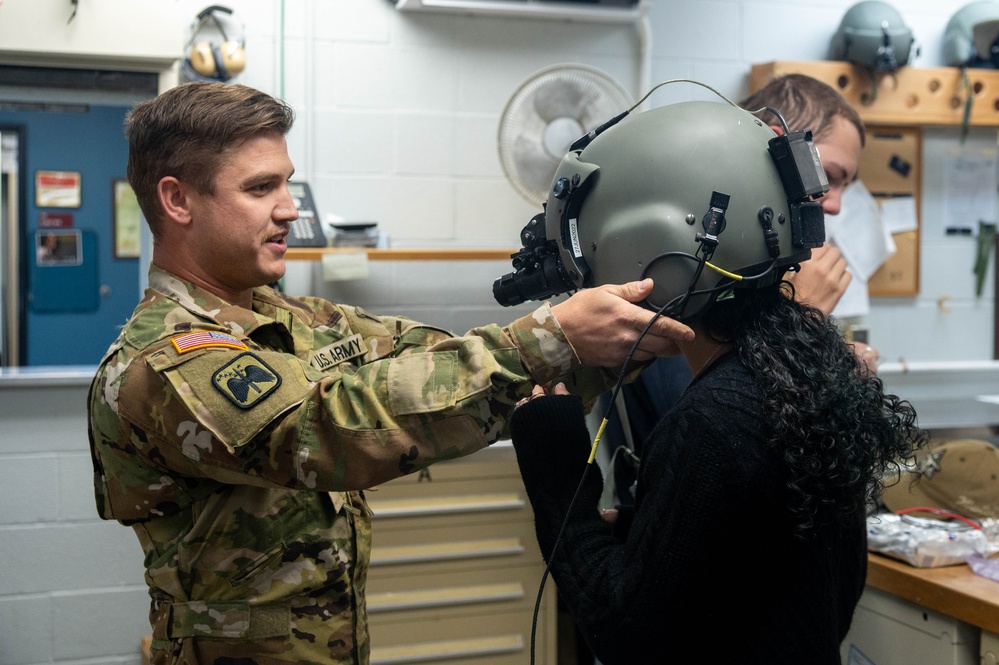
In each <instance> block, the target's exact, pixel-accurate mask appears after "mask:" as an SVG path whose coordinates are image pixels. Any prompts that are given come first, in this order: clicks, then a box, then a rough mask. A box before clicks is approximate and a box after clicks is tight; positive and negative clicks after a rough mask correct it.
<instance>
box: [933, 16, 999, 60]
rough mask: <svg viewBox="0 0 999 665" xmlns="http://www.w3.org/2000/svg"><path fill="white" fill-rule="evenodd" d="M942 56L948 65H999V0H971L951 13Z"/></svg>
mask: <svg viewBox="0 0 999 665" xmlns="http://www.w3.org/2000/svg"><path fill="white" fill-rule="evenodd" d="M943 60H944V64H946V65H947V66H949V67H965V66H967V67H980V68H991V69H994V68H996V67H999V2H991V1H990V0H982V1H981V2H972V3H969V4H966V5H964V6H963V7H961V8H960V9H959V10H957V11H956V12H955V13H954V15H953V16H951V17H950V20H949V21H948V22H947V27H946V29H945V30H944V43H943Z"/></svg>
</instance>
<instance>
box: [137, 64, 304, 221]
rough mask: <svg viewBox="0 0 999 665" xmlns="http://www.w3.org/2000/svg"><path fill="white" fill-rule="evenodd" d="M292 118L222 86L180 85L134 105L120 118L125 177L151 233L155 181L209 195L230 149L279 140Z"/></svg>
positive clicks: (281, 108) (244, 91) (282, 107)
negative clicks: (173, 181) (260, 139)
mask: <svg viewBox="0 0 999 665" xmlns="http://www.w3.org/2000/svg"><path fill="white" fill-rule="evenodd" d="M294 120H295V113H294V111H293V110H292V108H291V107H290V106H288V105H287V104H286V103H285V102H283V101H281V100H279V99H276V98H274V97H272V96H270V95H268V94H266V93H264V92H261V91H259V90H255V89H254V88H250V87H247V86H244V85H234V84H226V83H214V82H209V83H206V82H193V83H184V84H181V85H178V86H176V87H174V88H171V89H170V90H167V91H166V92H163V93H162V94H160V95H159V96H157V97H155V98H153V99H149V100H146V101H143V102H140V103H139V104H137V105H136V106H135V107H134V108H133V109H132V110H131V111H129V113H128V115H127V116H126V117H125V136H126V138H127V139H128V170H127V174H128V181H129V184H131V186H132V189H133V190H135V195H136V198H137V199H138V202H139V207H140V208H142V213H143V214H144V215H145V217H146V220H147V222H148V223H149V228H150V229H151V230H152V232H153V235H154V236H155V235H157V234H158V232H159V226H160V218H161V216H162V214H163V209H162V207H161V206H160V203H159V199H158V197H157V191H156V190H157V187H158V185H159V182H160V180H162V179H163V178H165V177H168V176H173V177H175V178H177V179H178V180H180V181H182V182H185V183H187V184H190V185H192V186H193V187H195V188H196V189H197V190H198V191H199V192H201V193H203V194H213V193H214V191H215V176H216V174H217V173H218V170H219V166H220V164H221V162H222V159H223V158H224V157H225V156H226V154H227V153H228V152H229V151H230V150H232V149H233V148H235V147H238V146H239V145H240V144H242V143H243V142H244V141H246V140H247V139H250V138H253V137H256V136H260V135H265V134H270V133H275V134H280V135H282V136H284V135H285V134H287V133H288V131H289V130H290V129H291V126H292V124H293V123H294Z"/></svg>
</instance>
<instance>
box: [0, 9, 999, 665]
mask: <svg viewBox="0 0 999 665" xmlns="http://www.w3.org/2000/svg"><path fill="white" fill-rule="evenodd" d="M11 1H13V0H11ZM168 1H169V0H168ZM173 1H176V2H177V3H178V5H180V6H181V8H182V12H183V13H184V14H185V15H188V16H190V17H191V18H192V19H193V17H194V15H195V14H196V13H197V12H198V11H200V10H201V9H202V8H203V7H204V6H205V4H207V3H204V2H202V1H201V0H197V1H195V0H173ZM852 4H853V3H852V2H850V1H849V0H812V1H811V2H807V3H803V2H799V1H787V2H784V1H778V0H770V1H763V0H746V1H741V2H740V1H737V0H715V1H706V0H698V1H697V2H689V1H687V0H653V1H652V6H651V11H650V13H649V27H650V31H649V35H650V36H651V40H650V42H649V44H650V48H651V72H650V77H649V78H650V79H651V80H652V81H653V82H658V81H661V80H665V79H669V78H694V79H698V80H700V81H703V82H705V83H708V84H711V85H712V86H714V87H716V88H717V89H718V90H719V91H721V92H722V93H724V94H726V95H728V96H730V97H732V98H738V97H739V96H741V95H743V94H744V93H746V92H747V91H748V90H747V75H748V72H749V68H750V65H751V64H753V63H759V62H768V61H771V60H815V59H824V58H825V55H826V50H827V47H828V43H829V39H830V37H831V35H832V33H833V31H834V30H835V28H836V26H837V25H838V23H839V20H840V18H841V17H842V15H843V13H844V12H845V11H846V10H847V9H848V8H849V7H850V6H851V5H852ZM893 4H894V5H895V6H896V7H897V8H898V9H899V11H900V12H902V14H903V16H904V17H905V20H906V22H907V23H908V24H909V25H910V27H911V28H912V29H913V31H914V32H915V34H916V37H917V39H918V40H919V42H920V44H921V47H922V55H921V56H920V57H919V59H918V60H917V61H916V62H915V64H914V66H922V67H937V66H941V65H942V62H941V60H940V41H941V36H942V33H943V29H944V26H945V25H946V23H947V20H948V18H949V17H950V16H951V15H952V14H953V12H954V11H956V10H957V9H958V8H959V7H961V6H962V5H963V4H964V3H963V2H956V1H943V0H895V2H894V3H893ZM85 5H86V3H81V11H86V6H85ZM230 5H231V6H234V7H235V9H236V10H237V11H238V12H239V13H240V15H241V16H242V18H243V19H244V20H245V21H246V27H247V37H248V39H247V54H248V69H247V71H246V72H245V73H244V74H242V75H241V76H240V78H239V81H240V82H242V83H246V84H249V85H253V86H256V87H259V88H262V89H264V90H266V91H268V92H270V93H272V94H275V95H279V96H283V97H285V98H286V99H288V100H289V101H290V102H291V103H292V104H293V105H294V106H295V107H296V108H297V109H298V114H299V120H298V124H297V126H296V128H295V129H294V131H293V133H292V135H291V136H290V147H291V153H292V157H293V159H294V160H295V163H296V166H297V169H298V174H299V175H300V176H301V177H303V178H305V179H307V180H309V182H311V183H312V185H313V189H314V193H315V195H316V198H317V203H318V205H319V207H320V209H321V211H324V212H329V213H335V214H337V215H340V216H342V217H345V218H347V219H348V220H352V221H362V220H375V221H377V222H378V223H379V225H380V228H381V229H382V230H383V231H385V232H387V233H388V234H389V235H390V237H391V242H392V244H393V245H394V246H399V247H401V246H421V247H502V248H507V247H515V246H516V244H517V242H518V237H519V231H520V229H521V227H522V226H523V225H524V224H525V223H526V222H527V221H528V220H529V219H530V217H531V216H532V215H533V214H534V213H535V212H536V211H537V210H536V208H535V206H533V205H530V204H528V203H527V202H525V201H523V200H522V199H521V198H520V196H519V195H518V194H517V193H516V192H515V191H514V189H513V188H512V187H511V186H510V185H509V184H508V183H507V181H506V179H505V178H504V175H503V172H502V169H501V167H500V164H499V159H498V156H497V151H496V130H497V124H498V121H499V118H500V114H501V113H502V110H503V107H504V105H505V103H506V101H507V100H508V99H509V97H510V96H511V95H512V94H513V92H514V91H515V90H516V88H517V87H518V85H519V84H520V83H521V82H522V81H523V80H524V79H526V78H527V77H528V76H530V75H531V74H532V73H533V72H535V71H537V70H539V69H541V68H543V67H547V66H549V65H553V64H558V63H582V64H586V65H590V66H594V67H598V68H600V69H602V70H604V71H606V72H607V73H609V74H611V75H612V76H614V77H615V78H616V79H617V80H618V81H619V82H620V83H621V84H622V85H624V86H625V87H626V88H628V89H629V90H633V91H635V92H636V93H638V91H639V88H640V87H642V84H641V81H640V79H641V72H642V68H641V58H640V54H641V52H642V46H643V43H644V42H643V38H642V35H643V33H642V32H641V31H640V30H638V29H636V28H635V27H633V26H612V25H593V24H582V23H580V24H576V23H563V22H551V21H535V22H532V21H527V20H512V19H497V18H472V17H460V16H428V15H421V16H416V15H411V14H400V13H397V12H396V11H395V10H394V9H393V8H392V4H391V2H390V0H240V1H239V2H233V3H230ZM0 17H2V13H0ZM113 38H114V35H113V34H109V35H108V39H109V40H110V39H113ZM179 50H180V46H178V51H179ZM709 97H710V93H706V92H705V91H703V90H701V89H699V88H695V87H692V86H688V85H684V86H680V85H677V86H670V87H668V88H666V89H665V90H661V91H659V92H657V93H656V94H655V96H654V97H653V98H652V103H653V104H654V105H660V104H664V103H668V102H672V101H679V100H682V99H690V98H698V99H706V98H709ZM925 144H926V156H925V158H924V182H923V187H922V191H923V201H922V212H923V215H922V223H923V232H922V238H923V241H922V242H923V249H922V262H921V265H922V277H921V284H922V292H921V294H920V295H919V296H918V297H916V298H898V299H889V300H882V299H878V300H875V301H874V305H873V312H872V314H871V315H870V316H868V317H867V320H866V322H867V323H869V324H870V325H871V327H872V336H873V341H874V343H875V344H876V345H877V346H878V347H879V348H880V349H881V351H882V354H883V355H884V356H886V357H888V358H890V359H895V358H898V357H900V356H901V357H905V358H906V359H909V360H913V359H918V360H925V359H987V358H990V357H991V353H992V320H993V319H992V317H993V306H992V298H993V294H992V269H991V268H990V271H989V276H988V277H987V281H986V283H987V286H986V289H985V293H984V294H983V296H982V297H981V298H980V299H978V298H975V297H974V291H973V279H972V275H971V266H972V263H973V260H974V244H973V241H971V240H969V239H965V238H945V237H944V236H943V233H942V222H941V221H940V220H941V217H942V212H943V211H942V201H941V192H942V183H943V176H942V168H941V165H942V163H943V156H944V155H946V154H947V151H949V150H952V149H955V147H956V146H957V145H958V133H957V130H956V129H934V130H929V131H927V132H926V134H925ZM969 145H971V146H973V147H974V146H977V147H991V148H993V149H994V148H995V132H994V131H985V130H981V131H976V132H975V133H974V134H973V136H972V138H971V140H970V143H969ZM509 270H510V266H509V264H508V262H505V261H476V262H455V263H443V262H431V263H407V262H397V263H372V264H371V274H370V277H369V278H368V279H367V280H364V281H350V282H333V283H326V282H323V281H322V279H321V278H320V276H319V275H318V271H317V270H316V269H315V266H312V265H311V264H303V263H296V264H292V265H291V269H290V271H289V275H288V277H287V280H286V287H287V289H288V290H289V291H291V292H298V293H302V292H310V293H316V294H320V295H324V296H326V297H329V298H332V299H334V300H340V301H343V302H350V303H356V304H360V305H363V306H365V307H367V308H369V309H371V310H373V311H377V312H386V313H406V314H409V315H411V316H413V317H416V318H418V319H420V320H423V321H426V322H427V323H433V324H436V325H440V326H443V327H447V328H450V329H453V330H456V331H464V330H466V329H468V328H471V327H473V326H475V325H477V324H480V323H484V322H488V321H506V320H508V319H511V318H513V317H514V316H516V315H517V314H518V313H519V311H520V310H524V309H528V307H527V306H522V307H521V308H518V311H517V312H514V311H509V310H504V309H502V308H500V307H498V306H497V305H495V304H494V303H493V300H492V295H491V284H492V281H493V280H494V279H495V278H496V277H497V276H499V275H500V274H502V273H505V272H507V271H509ZM944 296H946V297H948V300H947V302H946V305H947V307H946V308H940V307H939V306H938V299H939V298H942V297H944ZM945 309H946V310H947V311H944V310H945ZM82 404H83V389H82V388H64V389H63V388H57V389H52V388H46V389H44V390H30V389H29V390H17V391H14V390H0V426H2V428H3V430H2V434H0V565H2V569H0V570H2V572H0V663H3V665H35V664H40V663H65V664H72V665H98V664H99V665H104V664H117V663H129V664H134V663H138V661H139V655H138V644H139V639H140V637H141V636H142V635H144V634H145V633H146V632H147V631H148V628H147V623H146V612H147V599H146V594H145V590H144V584H143V581H142V565H141V553H140V550H139V547H138V544H137V542H136V541H135V538H134V536H133V535H132V534H131V532H130V531H129V530H127V529H124V528H122V527H119V526H117V525H115V524H108V523H105V522H102V521H100V520H99V519H98V518H97V515H96V511H95V509H94V507H93V497H92V486H91V483H92V480H91V473H92V472H91V465H90V459H89V454H88V451H87V437H86V431H85V427H86V423H85V414H84V412H83V407H82ZM38 423H43V426H41V427H39V426H38ZM26 433H28V434H26Z"/></svg>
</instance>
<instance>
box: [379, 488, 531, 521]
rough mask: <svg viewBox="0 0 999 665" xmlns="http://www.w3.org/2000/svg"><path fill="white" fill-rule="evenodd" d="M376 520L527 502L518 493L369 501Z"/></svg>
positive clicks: (516, 506) (502, 507)
mask: <svg viewBox="0 0 999 665" xmlns="http://www.w3.org/2000/svg"><path fill="white" fill-rule="evenodd" d="M368 505H369V506H370V507H371V512H373V513H374V517H375V519H377V518H379V517H413V516H418V515H450V514H453V513H474V512H482V511H488V510H520V509H521V508H523V507H524V506H525V505H526V502H525V501H524V499H523V497H521V496H519V495H517V494H474V495H470V496H442V497H429V498H424V499H399V500H395V501H393V500H388V501H380V500H377V499H376V500H374V501H371V500H369V501H368Z"/></svg>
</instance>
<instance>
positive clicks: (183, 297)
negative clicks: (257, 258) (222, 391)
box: [149, 264, 275, 334]
mask: <svg viewBox="0 0 999 665" xmlns="http://www.w3.org/2000/svg"><path fill="white" fill-rule="evenodd" d="M149 288H150V289H151V290H153V291H156V292H157V293H160V294H162V295H164V296H165V297H167V298H169V299H171V300H173V301H175V302H176V303H177V304H178V305H180V306H181V307H183V308H184V309H186V310H187V311H189V312H191V313H192V314H194V315H195V316H198V317H200V318H204V319H208V320H210V321H213V322H215V323H217V324H219V325H220V326H225V327H226V328H229V329H230V330H242V331H243V332H244V333H246V334H249V333H250V332H251V331H252V330H255V329H256V328H259V327H260V326H264V325H268V324H273V323H275V321H274V320H273V318H271V317H270V316H267V315H265V314H261V313H258V312H257V311H256V310H257V309H258V306H259V305H264V310H265V311H268V310H269V311H271V312H273V306H274V303H275V294H274V290H273V289H271V288H270V287H259V288H255V289H253V309H254V311H250V310H248V309H246V308H244V307H239V306H237V305H233V304H232V303H229V302H226V301H225V300H222V299H221V298H219V297H218V296H217V295H215V294H214V293H212V292H211V291H208V290H207V289H204V288H202V287H200V286H197V285H196V284H193V283H191V282H189V281H187V280H185V279H182V278H180V277H178V276H177V275H174V274H173V273H171V272H169V271H167V270H164V269H163V268H160V267H159V266H156V265H154V264H150V266H149ZM268 305H269V306H268Z"/></svg>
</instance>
